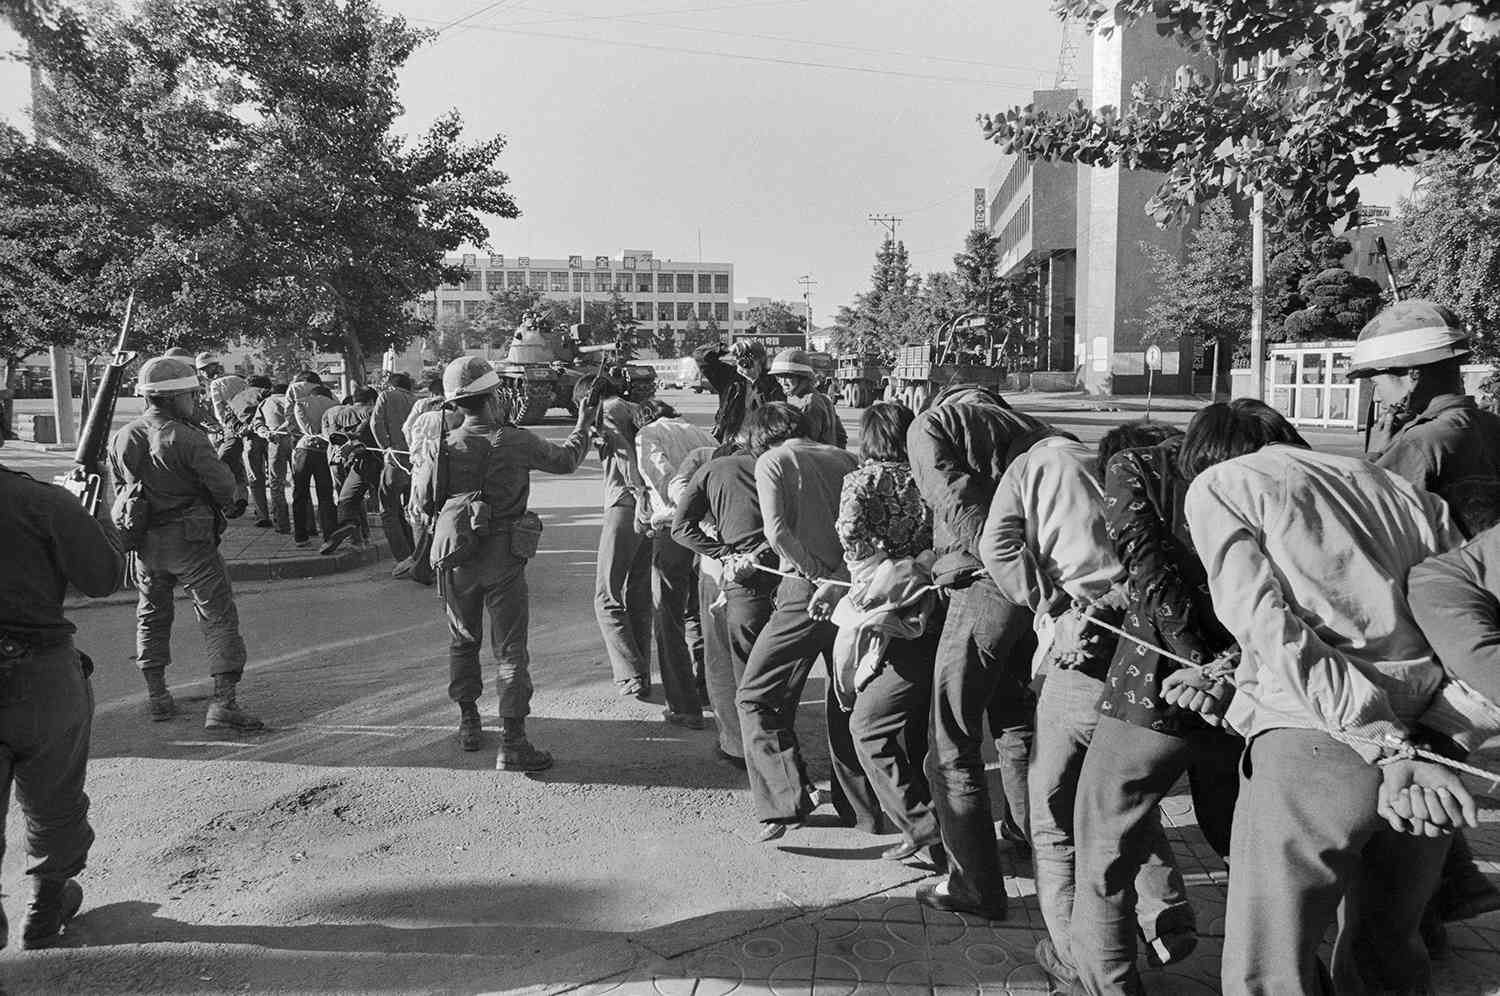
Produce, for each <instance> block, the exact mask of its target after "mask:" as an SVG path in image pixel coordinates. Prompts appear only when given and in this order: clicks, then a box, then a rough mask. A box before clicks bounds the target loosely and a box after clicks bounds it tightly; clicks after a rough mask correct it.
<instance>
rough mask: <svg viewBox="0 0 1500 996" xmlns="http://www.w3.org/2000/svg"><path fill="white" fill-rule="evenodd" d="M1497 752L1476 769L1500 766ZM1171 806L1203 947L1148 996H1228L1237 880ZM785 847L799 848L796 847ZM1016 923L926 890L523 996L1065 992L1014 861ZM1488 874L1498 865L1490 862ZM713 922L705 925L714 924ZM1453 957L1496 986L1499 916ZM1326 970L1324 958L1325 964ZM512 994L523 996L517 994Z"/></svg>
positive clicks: (887, 895) (606, 950) (580, 969)
mask: <svg viewBox="0 0 1500 996" xmlns="http://www.w3.org/2000/svg"><path fill="white" fill-rule="evenodd" d="M1497 754H1500V752H1497V751H1494V750H1490V751H1485V752H1483V754H1482V755H1481V756H1480V757H1479V758H1478V759H1477V760H1476V761H1475V763H1477V764H1480V765H1482V766H1484V767H1487V768H1492V769H1493V768H1496V767H1500V756H1497ZM1177 793H1178V794H1175V795H1172V796H1169V797H1167V798H1166V799H1165V800H1164V801H1163V803H1162V807H1161V816H1162V825H1163V828H1164V829H1165V830H1166V833H1167V837H1168V839H1169V840H1171V842H1172V849H1173V852H1174V854H1175V856H1176V859H1177V867H1178V868H1179V870H1181V872H1182V876H1183V878H1184V880H1185V881H1186V883H1187V886H1188V894H1189V896H1190V898H1191V900H1192V903H1193V908H1194V911H1195V912H1196V914H1197V921H1198V937H1199V940H1198V947H1197V949H1196V950H1195V951H1194V952H1193V954H1192V955H1191V956H1190V957H1189V958H1187V959H1186V960H1185V961H1183V962H1181V963H1179V964H1176V965H1172V966H1170V967H1168V968H1165V969H1143V973H1142V974H1143V978H1144V981H1145V983H1146V990H1147V991H1148V992H1150V993H1151V994H1152V996H1190V994H1191V996H1200V994H1201V996H1211V994H1213V993H1217V992H1219V991H1220V984H1219V962H1220V956H1221V954H1222V951H1223V942H1224V909H1225V905H1224V903H1225V890H1226V888H1227V885H1228V871H1227V869H1226V868H1225V866H1224V863H1223V862H1222V861H1220V860H1219V857H1218V855H1216V854H1215V853H1214V852H1213V850H1212V849H1211V848H1210V847H1209V846H1208V842H1207V841H1206V840H1205V839H1204V837H1203V834H1202V833H1201V832H1200V831H1199V829H1198V825H1197V818H1196V816H1195V815H1194V813H1193V807H1192V800H1191V797H1190V796H1189V795H1188V794H1187V786H1186V783H1185V782H1183V783H1180V784H1179V785H1178V787H1177ZM1495 807H1496V800H1494V799H1492V798H1481V799H1480V808H1481V812H1482V814H1483V815H1482V817H1481V819H1482V822H1483V825H1482V826H1481V827H1480V829H1478V830H1472V831H1469V832H1468V838H1469V841H1470V843H1471V845H1472V846H1473V848H1474V850H1475V852H1476V854H1477V855H1479V856H1480V857H1481V858H1488V857H1491V856H1494V855H1497V854H1500V823H1496V822H1494V820H1495V818H1496V816H1497V814H1496V811H1495ZM786 840H787V841H788V842H790V843H792V844H793V845H795V844H796V834H793V835H792V836H789V837H788V838H786ZM1003 861H1004V866H1005V872H1006V877H1007V880H1008V891H1009V898H1010V910H1009V916H1008V917H1007V919H1006V920H1004V921H1002V922H999V923H989V922H988V921H985V920H981V919H979V918H977V917H970V916H966V915H962V914H957V913H941V912H938V911H935V910H931V909H928V908H926V907H924V906H922V905H921V904H919V903H917V902H916V901H915V900H914V899H913V898H912V895H913V893H914V892H915V887H916V882H915V881H914V882H912V883H910V884H906V885H902V886H900V887H898V888H895V889H891V890H887V891H885V892H879V893H875V894H873V895H870V896H867V897H865V898H863V899H859V900H856V901H854V902H851V903H844V904H841V905H837V906H831V907H827V908H824V909H812V910H804V909H800V908H798V907H795V906H788V907H786V908H785V909H784V910H781V911H776V912H774V913H771V912H768V911H764V910H747V911H744V912H742V913H740V914H738V915H729V916H728V917H727V918H724V917H710V918H704V920H702V921H698V920H690V921H686V922H682V923H676V924H671V925H669V926H666V927H660V928H657V929H654V930H648V931H644V932H640V933H635V934H621V935H619V938H618V939H617V940H610V941H606V942H604V943H600V944H595V945H590V946H588V947H585V948H582V949H580V950H578V951H575V952H572V953H571V954H569V955H567V956H564V957H562V958H559V959H556V960H554V961H552V962H549V963H545V964H542V965H537V966H535V967H534V971H533V972H532V973H530V974H532V976H533V977H534V978H535V977H540V978H545V979H549V980H551V981H546V982H542V983H540V984H536V985H532V986H530V987H527V988H525V989H522V990H520V992H523V993H524V994H525V996H554V994H559V993H578V994H581V996H602V994H605V993H608V994H611V996H637V994H661V996H667V994H677V993H681V994H692V996H727V994H733V996H752V994H755V996H761V994H777V996H833V994H838V996H865V994H877V993H878V994H882V996H960V994H964V996H1022V994H1026V996H1040V994H1045V993H1050V992H1053V991H1056V990H1054V989H1052V988H1050V987H1049V985H1048V983H1047V978H1046V976H1045V975H1044V974H1043V973H1042V971H1041V969H1040V968H1039V967H1038V966H1037V964H1036V957H1035V955H1034V953H1033V952H1034V951H1035V949H1036V944H1037V941H1039V940H1041V939H1042V938H1043V937H1045V936H1046V927H1045V925H1044V924H1043V922H1042V915H1041V911H1040V910H1039V909H1038V907H1037V901H1036V886H1035V882H1034V879H1033V878H1032V872H1031V864H1030V861H1029V859H1020V860H1018V859H1017V858H1015V857H1014V856H1013V855H1012V854H1010V853H1009V852H1007V853H1006V854H1005V855H1004V857H1003ZM1478 863H1479V867H1480V868H1481V870H1483V871H1484V872H1485V873H1486V874H1488V875H1490V876H1492V877H1493V876H1495V875H1496V874H1500V863H1497V862H1495V861H1493V860H1480V861H1479V862H1478ZM704 921H707V922H704ZM1448 939H1449V943H1450V946H1451V947H1450V951H1449V952H1448V954H1447V955H1446V956H1444V957H1443V958H1441V959H1439V960H1436V961H1434V963H1433V992H1437V993H1443V994H1445V996H1485V994H1493V993H1495V992H1496V991H1497V981H1496V980H1500V913H1491V914H1489V915H1487V916H1484V917H1481V918H1479V919H1477V920H1471V921H1469V922H1467V923H1463V924H1449V925H1448ZM1323 955H1324V958H1325V961H1326V959H1327V957H1328V949H1327V948H1326V947H1325V949H1324V951H1323ZM503 991H505V992H516V991H517V990H514V989H508V990H503Z"/></svg>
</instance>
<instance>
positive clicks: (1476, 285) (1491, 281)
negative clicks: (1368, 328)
mask: <svg viewBox="0 0 1500 996" xmlns="http://www.w3.org/2000/svg"><path fill="white" fill-rule="evenodd" d="M1394 253H1395V256H1396V261H1397V262H1398V263H1399V264H1400V266H1401V277H1402V280H1403V281H1404V282H1405V287H1404V290H1405V292H1406V293H1407V294H1409V295H1410V296H1413V297H1423V298H1428V299H1430V300H1433V301H1436V302H1438V303H1439V304H1443V305H1446V306H1448V307H1450V308H1452V309H1453V310H1454V311H1455V312H1457V314H1458V316H1459V317H1460V318H1461V319H1462V320H1463V322H1464V326H1465V328H1467V329H1468V330H1469V334H1470V341H1471V342H1472V344H1473V346H1474V351H1475V354H1476V356H1477V357H1478V358H1479V359H1482V360H1485V361H1489V362H1494V361H1496V360H1500V175H1497V173H1496V172H1495V171H1493V170H1492V171H1490V172H1488V173H1483V174H1481V173H1480V172H1479V171H1478V170H1476V168H1475V162H1474V159H1473V157H1471V156H1466V155H1462V154H1457V153H1455V154H1451V155H1442V156H1437V157H1435V158H1434V159H1433V160H1432V161H1431V162H1429V163H1426V164H1424V165H1423V166H1422V167H1420V168H1419V169H1418V175H1417V185H1416V189H1415V191H1414V196H1413V197H1412V199H1411V200H1408V201H1406V202H1404V203H1402V205H1401V213H1400V219H1399V221H1398V222H1397V227H1396V233H1395V246H1394Z"/></svg>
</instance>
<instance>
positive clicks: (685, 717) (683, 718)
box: [661, 709, 706, 730]
mask: <svg viewBox="0 0 1500 996" xmlns="http://www.w3.org/2000/svg"><path fill="white" fill-rule="evenodd" d="M661 718H662V719H665V720H666V721H667V722H668V723H670V724H671V725H673V726H683V727H686V728H687V729H689V730H701V729H703V727H704V726H705V725H706V724H705V723H704V721H703V715H702V713H698V714H694V713H691V712H673V711H672V710H671V709H668V710H667V711H666V712H664V713H662V714H661Z"/></svg>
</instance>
